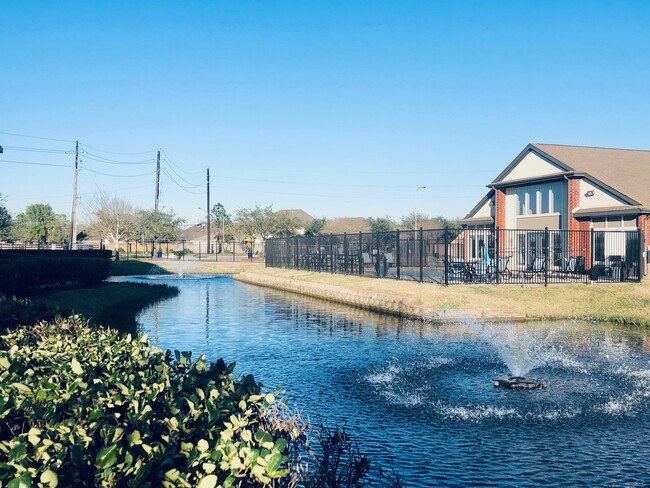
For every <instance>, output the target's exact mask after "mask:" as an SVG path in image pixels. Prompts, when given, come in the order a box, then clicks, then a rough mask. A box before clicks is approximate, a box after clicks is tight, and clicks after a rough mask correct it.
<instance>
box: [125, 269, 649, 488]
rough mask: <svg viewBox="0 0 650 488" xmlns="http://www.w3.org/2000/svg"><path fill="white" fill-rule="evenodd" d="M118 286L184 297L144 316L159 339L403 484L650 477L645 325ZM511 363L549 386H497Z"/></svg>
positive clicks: (634, 482) (207, 288)
mask: <svg viewBox="0 0 650 488" xmlns="http://www.w3.org/2000/svg"><path fill="white" fill-rule="evenodd" d="M121 279H129V280H136V281H143V282H156V283H168V284H172V285H174V286H178V287H179V289H180V294H179V295H178V296H177V297H175V298H172V299H169V300H165V301H162V302H160V303H157V304H155V305H153V306H152V307H150V308H148V309H147V310H145V311H143V312H142V313H141V314H140V315H139V317H138V319H137V320H138V324H139V325H138V327H139V329H140V330H141V331H142V332H144V333H146V334H147V335H148V337H149V339H150V340H151V341H152V342H153V344H155V345H156V346H158V347H160V348H162V349H172V350H174V349H178V350H181V351H187V350H190V351H192V352H193V357H198V355H200V354H206V355H207V356H208V358H209V359H210V360H215V359H217V358H219V357H223V358H224V360H226V362H232V361H236V362H237V364H238V366H237V369H236V372H237V373H239V374H248V373H252V374H254V375H255V378H256V380H257V381H261V382H262V383H263V384H264V385H265V387H266V388H267V389H268V390H269V391H273V390H275V388H276V387H279V388H281V389H282V391H283V392H284V393H283V395H284V396H285V397H286V399H287V400H288V402H289V403H290V404H292V405H296V406H297V407H299V408H300V409H301V410H302V413H303V416H309V417H310V418H311V419H312V421H317V420H320V421H322V422H323V423H324V424H326V425H329V426H334V425H345V427H346V430H347V431H348V432H349V433H350V434H352V435H353V436H354V437H355V439H356V440H357V441H358V442H359V444H360V447H361V450H362V451H363V452H364V453H366V454H367V455H368V456H369V457H370V459H371V462H372V463H373V467H374V469H376V468H377V467H378V466H382V467H384V469H385V468H389V469H390V468H391V467H392V468H394V469H395V471H397V472H398V473H399V474H400V475H401V477H402V479H403V482H404V486H412V487H427V486H606V485H608V486H609V485H611V486H647V485H648V483H649V482H648V477H647V476H648V475H647V473H649V472H650V443H648V442H647V439H648V438H649V434H650V335H649V334H648V331H647V330H645V329H638V328H626V327H619V326H615V325H612V324H595V323H587V322H564V323H554V324H525V325H518V324H499V325H489V324H481V323H475V322H471V321H467V322H464V323H454V324H445V325H435V324H426V323H422V322H413V321H409V320H401V319H398V318H394V317H388V316H383V315H379V314H374V313H371V312H366V311H362V310H358V309H354V308H350V307H346V306H341V305H334V304H331V303H327V302H324V301H320V300H316V299H310V298H305V297H301V296H298V295H294V294H289V293H283V292H278V291H274V290H269V289H264V288H259V287H255V286H251V285H246V284H243V283H239V282H236V281H234V280H232V279H231V278H230V277H227V276H198V275H197V276H186V277H184V278H183V279H178V277H166V276H148V277H129V278H121ZM522 368H523V369H522ZM512 369H517V370H518V371H519V370H521V371H524V370H525V371H524V372H525V373H526V374H531V375H534V376H536V377H539V378H543V379H544V380H545V381H546V382H548V385H549V386H548V388H540V389H537V390H533V391H515V390H507V389H502V388H495V387H494V386H493V380H494V379H495V378H499V377H502V376H504V375H508V374H510V372H511V370H512ZM521 371H519V372H521ZM373 473H375V474H376V471H373ZM375 474H373V476H374V475H375Z"/></svg>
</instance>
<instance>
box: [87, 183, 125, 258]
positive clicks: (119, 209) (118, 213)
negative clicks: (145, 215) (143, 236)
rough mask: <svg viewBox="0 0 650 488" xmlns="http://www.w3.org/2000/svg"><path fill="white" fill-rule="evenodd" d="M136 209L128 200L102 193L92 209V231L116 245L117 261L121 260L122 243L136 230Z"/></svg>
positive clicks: (90, 225)
mask: <svg viewBox="0 0 650 488" xmlns="http://www.w3.org/2000/svg"><path fill="white" fill-rule="evenodd" d="M135 214H136V209H135V207H134V206H133V205H132V204H131V203H130V202H127V201H126V200H123V199H121V198H118V197H116V196H113V195H111V194H110V193H106V192H101V193H99V195H98V196H97V197H96V198H95V201H94V202H93V203H92V208H91V215H92V217H91V220H90V222H89V226H88V227H89V229H90V231H91V232H92V233H93V234H95V235H97V236H100V237H102V239H108V240H109V241H110V242H112V243H113V244H114V245H115V259H116V260H119V259H120V255H119V249H120V241H122V240H124V239H128V238H129V237H130V235H131V232H132V231H133V229H134V228H135V223H136V219H135Z"/></svg>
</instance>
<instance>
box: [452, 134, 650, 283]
mask: <svg viewBox="0 0 650 488" xmlns="http://www.w3.org/2000/svg"><path fill="white" fill-rule="evenodd" d="M487 186H488V188H489V191H488V193H487V194H486V195H485V196H484V197H483V198H482V199H481V201H480V202H479V203H478V204H477V205H476V206H475V207H474V208H473V209H472V210H471V211H470V212H469V214H468V215H467V216H466V217H465V218H464V219H463V220H462V221H461V223H462V224H463V226H464V227H465V228H466V229H468V230H472V229H476V230H478V229H491V230H496V229H503V230H506V229H507V230H509V231H539V230H544V229H549V230H551V231H556V232H555V234H554V236H556V237H554V239H555V241H557V242H555V241H554V242H552V243H550V244H549V243H546V246H549V245H550V247H551V248H552V249H560V248H562V249H563V250H562V256H563V257H562V258H560V257H553V263H552V265H555V266H556V267H558V266H560V267H561V266H563V265H564V263H562V262H561V261H562V260H563V261H564V262H566V256H565V255H566V254H568V255H575V254H577V253H580V257H581V258H582V259H584V260H585V262H586V263H587V265H588V264H589V263H592V264H593V263H595V262H597V263H599V265H602V266H606V265H607V264H609V262H611V261H615V260H616V259H618V260H622V261H623V262H625V261H626V259H627V260H630V259H632V258H631V256H636V255H638V254H639V252H640V253H641V255H642V258H643V259H642V260H643V261H644V262H643V263H639V262H638V261H639V260H638V259H637V258H635V259H637V261H636V266H637V267H641V269H642V270H643V269H645V272H646V274H647V269H648V266H647V256H648V244H649V243H650V223H649V215H650V151H638V150H628V149H607V148H597V147H583V146H563V145H552V144H528V145H527V146H526V147H525V148H524V150H523V151H521V152H520V153H519V154H518V155H517V157H516V158H515V159H514V160H513V161H512V162H511V163H510V164H509V165H508V166H506V168H505V169H504V170H503V171H502V172H501V173H500V174H499V175H498V176H497V177H496V178H495V179H494V181H492V182H491V183H490V184H489V185H487ZM637 230H638V231H640V239H639V232H637ZM608 231H609V232H608ZM523 235H526V236H527V237H525V239H533V240H534V239H539V233H535V232H529V233H523V232H520V233H519V234H516V233H515V234H511V235H509V237H508V240H509V242H503V243H502V244H500V246H502V247H504V248H505V247H508V248H509V252H511V253H512V256H513V258H514V259H513V261H515V262H514V263H513V264H514V265H519V266H526V265H529V264H530V263H529V261H530V260H531V259H534V257H535V249H539V248H540V243H537V245H535V243H534V242H533V243H531V242H528V241H526V242H524V241H522V240H521V239H522V237H521V236H523ZM518 239H519V241H518ZM578 239H579V240H580V243H578V242H577V240H578ZM513 241H515V242H513ZM585 242H587V244H585ZM466 245H467V246H469V247H470V248H471V247H472V246H478V245H479V243H478V242H472V241H471V238H468V239H467V243H466ZM524 247H526V249H527V250H526V252H523V251H522V252H520V249H523V248H524ZM585 247H587V248H588V249H585ZM639 248H641V249H640V250H639ZM531 249H532V250H533V252H532V253H531V252H530V250H531ZM565 250H566V251H565ZM470 251H473V253H474V254H478V253H479V251H480V250H478V249H475V250H471V249H470ZM601 261H602V262H601ZM641 264H643V266H641ZM587 267H588V266H587Z"/></svg>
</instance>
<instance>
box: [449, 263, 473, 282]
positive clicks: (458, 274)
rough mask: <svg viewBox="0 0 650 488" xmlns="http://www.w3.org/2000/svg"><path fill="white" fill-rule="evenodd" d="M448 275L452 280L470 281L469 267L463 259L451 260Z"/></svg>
mask: <svg viewBox="0 0 650 488" xmlns="http://www.w3.org/2000/svg"><path fill="white" fill-rule="evenodd" d="M448 276H449V280H451V281H468V279H467V277H468V267H467V265H466V263H465V261H463V260H462V259H455V260H451V261H449V264H448Z"/></svg>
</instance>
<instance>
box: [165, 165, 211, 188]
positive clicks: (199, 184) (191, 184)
mask: <svg viewBox="0 0 650 488" xmlns="http://www.w3.org/2000/svg"><path fill="white" fill-rule="evenodd" d="M163 161H165V162H169V161H167V160H165V159H163ZM169 169H171V170H172V171H173V172H174V174H175V175H176V176H178V178H179V179H181V180H183V181H184V182H185V183H187V184H188V185H190V186H192V187H198V186H203V184H202V183H198V184H195V183H192V182H191V181H187V180H186V179H185V178H183V177H182V176H181V175H180V174H179V173H178V172H177V171H176V170H175V169H174V168H173V167H172V166H169Z"/></svg>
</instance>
